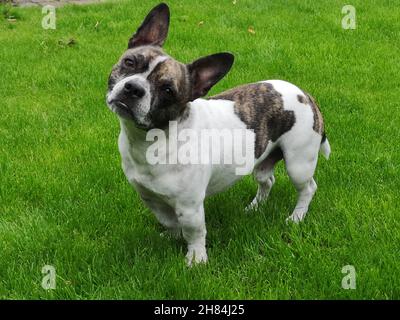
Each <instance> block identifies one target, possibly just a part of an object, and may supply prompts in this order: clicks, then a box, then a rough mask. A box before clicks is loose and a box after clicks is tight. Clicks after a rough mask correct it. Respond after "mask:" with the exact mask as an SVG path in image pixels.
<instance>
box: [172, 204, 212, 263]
mask: <svg viewBox="0 0 400 320" xmlns="http://www.w3.org/2000/svg"><path fill="white" fill-rule="evenodd" d="M176 214H177V217H178V221H179V224H180V225H181V227H182V233H183V237H184V238H185V240H186V242H187V244H188V252H187V254H186V262H187V264H188V266H191V265H192V264H193V263H201V262H203V263H205V262H207V252H206V233H207V232H206V223H205V217H204V206H203V203H201V204H200V205H196V206H187V205H178V206H177V208H176Z"/></svg>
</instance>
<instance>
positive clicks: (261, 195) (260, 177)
mask: <svg viewBox="0 0 400 320" xmlns="http://www.w3.org/2000/svg"><path fill="white" fill-rule="evenodd" d="M282 158H283V154H282V150H281V149H280V148H279V147H278V148H276V149H275V150H273V151H272V152H271V153H270V154H269V155H268V156H267V157H266V158H265V159H264V160H263V161H262V162H261V163H260V164H259V165H258V166H257V167H256V168H255V169H254V178H255V180H256V181H257V182H258V190H257V194H256V196H255V197H254V199H253V201H252V202H251V203H250V204H249V205H248V206H247V207H246V211H250V210H253V209H257V207H258V206H259V204H260V203H262V202H263V201H265V200H266V199H267V198H268V195H269V193H270V191H271V188H272V186H273V185H274V183H275V177H274V167H275V164H276V163H277V162H279V161H280V160H281V159H282Z"/></svg>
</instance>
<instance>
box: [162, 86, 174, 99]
mask: <svg viewBox="0 0 400 320" xmlns="http://www.w3.org/2000/svg"><path fill="white" fill-rule="evenodd" d="M161 90H162V91H163V92H164V93H165V94H167V95H168V96H172V95H173V94H174V90H173V89H172V87H171V86H170V85H168V84H166V85H163V86H162V87H161Z"/></svg>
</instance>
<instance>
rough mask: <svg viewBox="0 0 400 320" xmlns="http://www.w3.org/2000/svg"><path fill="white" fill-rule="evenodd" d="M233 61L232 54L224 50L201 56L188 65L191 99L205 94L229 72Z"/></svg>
mask: <svg viewBox="0 0 400 320" xmlns="http://www.w3.org/2000/svg"><path fill="white" fill-rule="evenodd" d="M233 61H234V56H233V55H232V54H230V53H227V52H223V53H216V54H213V55H210V56H206V57H203V58H200V59H199V60H196V61H194V62H192V63H191V64H189V65H188V66H187V67H188V70H189V74H190V78H191V82H192V96H191V100H190V101H193V100H195V99H197V98H200V97H203V96H205V95H206V94H207V92H208V91H209V90H210V89H211V88H212V87H213V86H214V85H215V84H216V83H217V82H218V81H219V80H221V79H222V78H223V77H224V76H225V75H226V74H227V73H228V72H229V70H230V69H231V67H232V64H233Z"/></svg>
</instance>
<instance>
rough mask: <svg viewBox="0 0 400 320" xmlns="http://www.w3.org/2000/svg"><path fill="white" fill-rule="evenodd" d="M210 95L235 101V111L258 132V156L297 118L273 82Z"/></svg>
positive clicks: (256, 155) (249, 126)
mask: <svg viewBox="0 0 400 320" xmlns="http://www.w3.org/2000/svg"><path fill="white" fill-rule="evenodd" d="M210 99H224V100H231V101H234V102H235V105H234V108H235V113H236V114H237V115H238V116H239V117H240V119H241V120H242V121H243V122H244V123H245V124H246V125H247V127H248V128H249V129H253V130H254V133H255V135H256V143H255V157H256V158H259V157H260V156H261V155H262V154H263V152H264V151H265V149H266V148H267V145H268V141H269V140H271V141H273V142H275V141H276V140H277V139H278V138H279V137H280V136H281V135H283V134H284V133H285V132H287V131H289V130H290V129H291V128H292V127H293V125H294V123H295V121H296V118H295V115H294V112H293V111H288V110H284V108H283V100H282V95H281V94H280V93H279V92H278V91H276V90H275V89H274V87H273V86H272V84H270V83H253V84H248V85H244V86H240V87H237V88H234V89H231V90H228V91H225V92H222V93H220V94H218V95H215V96H213V97H210Z"/></svg>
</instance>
